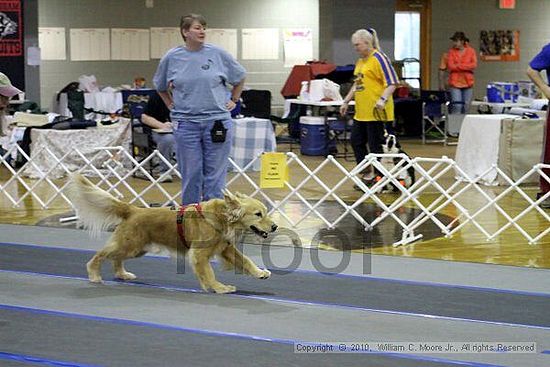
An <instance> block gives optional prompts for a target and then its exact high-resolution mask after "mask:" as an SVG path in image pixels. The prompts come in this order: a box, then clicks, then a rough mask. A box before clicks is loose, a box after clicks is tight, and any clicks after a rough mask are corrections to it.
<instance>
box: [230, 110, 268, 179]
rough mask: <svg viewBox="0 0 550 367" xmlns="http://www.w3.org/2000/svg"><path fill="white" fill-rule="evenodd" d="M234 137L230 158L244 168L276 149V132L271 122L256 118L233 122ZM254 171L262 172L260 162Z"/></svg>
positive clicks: (254, 167) (256, 164)
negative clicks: (261, 154)
mask: <svg viewBox="0 0 550 367" xmlns="http://www.w3.org/2000/svg"><path fill="white" fill-rule="evenodd" d="M233 126H234V129H235V130H234V136H233V145H232V147H231V153H230V157H231V158H232V159H233V160H234V161H235V163H236V164H237V165H238V166H239V167H241V168H244V167H245V166H246V165H247V164H248V163H250V162H251V161H252V160H253V159H254V158H255V157H256V156H258V155H259V154H260V153H263V152H273V151H275V149H276V146H277V144H276V142H275V132H274V131H273V126H272V125H271V121H270V120H268V119H259V118H255V117H245V118H240V119H234V120H233ZM252 169H253V170H254V171H259V170H260V160H257V161H256V162H255V163H254V165H253V167H252Z"/></svg>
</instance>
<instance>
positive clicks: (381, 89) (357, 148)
mask: <svg viewBox="0 0 550 367" xmlns="http://www.w3.org/2000/svg"><path fill="white" fill-rule="evenodd" d="M351 42H352V44H353V47H354V48H355V51H356V52H357V53H358V54H359V56H360V58H359V59H358V60H357V62H356V64H355V70H354V72H353V74H354V76H355V81H354V83H353V85H352V87H351V89H350V91H349V93H348V94H347V96H346V98H344V101H343V103H342V106H341V107H340V113H341V114H342V115H344V114H345V113H346V112H347V110H348V104H349V102H350V101H351V100H352V99H353V98H355V115H354V117H353V119H354V123H353V127H352V129H351V145H352V147H353V152H354V154H355V160H356V162H357V163H358V164H359V163H360V162H361V161H362V160H363V159H364V158H365V156H366V155H367V154H368V153H369V151H370V153H383V152H382V144H383V143H384V127H385V124H386V123H387V122H391V121H393V97H392V94H393V91H394V90H395V88H396V86H397V83H398V78H397V74H396V73H395V70H394V69H393V67H392V65H391V62H390V60H389V58H388V57H387V56H386V55H385V54H384V53H383V52H382V51H381V50H380V43H379V41H378V36H377V34H376V31H375V30H374V29H372V28H369V29H359V30H357V31H356V32H355V33H353V35H352V36H351ZM367 147H368V149H367ZM371 175H372V177H366V179H367V180H368V179H371V178H374V177H373V176H374V173H371Z"/></svg>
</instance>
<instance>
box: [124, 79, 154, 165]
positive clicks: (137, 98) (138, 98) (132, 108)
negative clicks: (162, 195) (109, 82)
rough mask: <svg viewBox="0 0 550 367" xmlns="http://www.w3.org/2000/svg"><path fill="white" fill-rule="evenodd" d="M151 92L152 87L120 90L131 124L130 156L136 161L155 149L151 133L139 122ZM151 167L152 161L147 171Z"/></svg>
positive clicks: (152, 91) (125, 113) (125, 111)
mask: <svg viewBox="0 0 550 367" xmlns="http://www.w3.org/2000/svg"><path fill="white" fill-rule="evenodd" d="M152 93H156V91H155V90H154V89H144V90H124V91H122V101H123V105H124V115H126V116H127V117H128V118H129V119H130V123H131V125H132V129H131V131H132V157H134V159H136V160H137V161H138V162H141V161H143V160H144V159H145V158H147V157H148V156H150V155H151V154H152V153H153V151H154V150H155V149H156V144H155V142H154V141H153V139H152V137H151V134H150V133H148V132H147V131H146V127H144V125H143V124H142V122H141V115H142V113H143V110H144V109H145V106H146V105H147V102H148V101H149V97H150V96H151V94H152ZM153 168H154V165H153V164H152V163H151V164H149V165H148V167H147V169H148V171H149V173H151V174H152V173H153Z"/></svg>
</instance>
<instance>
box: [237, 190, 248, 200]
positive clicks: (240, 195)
mask: <svg viewBox="0 0 550 367" xmlns="http://www.w3.org/2000/svg"><path fill="white" fill-rule="evenodd" d="M235 196H236V197H238V198H239V199H246V198H247V197H248V196H246V195H245V194H241V193H240V192H238V191H237V192H236V193H235Z"/></svg>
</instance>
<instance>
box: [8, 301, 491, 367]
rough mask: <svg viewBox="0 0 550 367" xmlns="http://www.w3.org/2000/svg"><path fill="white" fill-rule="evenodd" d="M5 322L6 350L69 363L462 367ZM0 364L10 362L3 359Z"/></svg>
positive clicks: (18, 315) (40, 316)
mask: <svg viewBox="0 0 550 367" xmlns="http://www.w3.org/2000/svg"><path fill="white" fill-rule="evenodd" d="M0 320H1V321H2V324H3V326H2V330H3V332H2V333H0V345H2V348H3V349H4V351H6V352H9V353H13V354H16V355H17V354H22V355H32V356H35V357H38V358H41V359H43V360H46V361H47V360H50V359H51V360H58V361H67V364H66V366H71V365H77V366H79V365H96V366H111V367H117V366H124V367H127V366H133V367H140V366H143V367H150V366H212V365H219V366H248V365H252V364H254V365H260V366H261V365H264V366H265V365H273V364H274V361H276V363H275V364H276V365H277V366H337V365H343V366H365V365H368V366H386V367H431V366H434V367H436V366H438V367H443V366H456V365H457V364H456V363H446V362H436V361H430V360H429V359H430V357H426V358H423V359H420V360H411V359H406V358H403V357H389V356H382V355H375V354H368V355H367V354H307V355H306V354H296V353H294V352H293V346H292V345H290V344H283V343H276V342H265V341H254V340H249V339H242V338H237V337H231V336H219V335H206V334H199V333H192V332H186V331H183V330H177V329H176V328H170V327H157V326H154V325H147V324H140V323H133V324H128V323H123V322H118V321H117V320H110V319H104V318H92V317H89V318H79V317H72V316H70V315H62V314H60V313H52V312H48V313H41V312H34V311H29V310H25V309H17V308H12V309H5V308H0ZM71 363H72V364H71ZM0 365H5V364H4V361H3V360H1V359H0ZM13 365H14V366H17V364H13ZM43 365H46V364H43ZM49 365H50V366H51V365H54V366H55V365H56V364H49ZM461 365H463V366H481V365H480V364H474V363H472V364H470V363H461Z"/></svg>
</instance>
